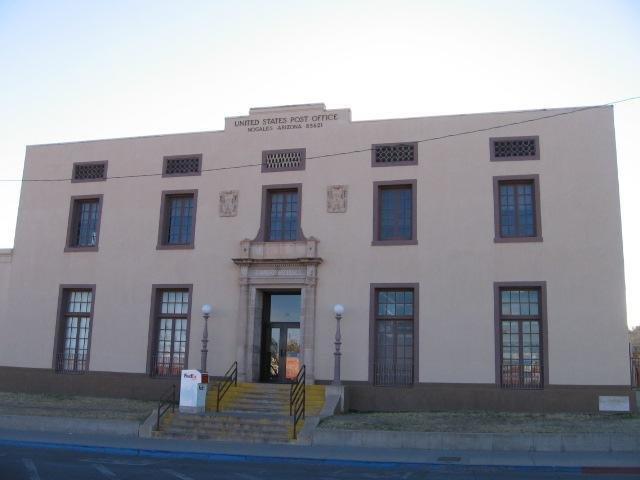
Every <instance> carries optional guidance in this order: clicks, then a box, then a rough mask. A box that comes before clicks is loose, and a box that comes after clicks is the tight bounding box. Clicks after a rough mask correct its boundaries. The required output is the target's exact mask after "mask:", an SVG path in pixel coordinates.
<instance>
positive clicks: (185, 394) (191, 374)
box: [180, 370, 209, 413]
mask: <svg viewBox="0 0 640 480" xmlns="http://www.w3.org/2000/svg"><path fill="white" fill-rule="evenodd" d="M208 386H209V375H208V374H206V373H203V372H201V371H200V370H182V373H181V375H180V412H181V413H204V410H205V405H206V403H207V390H208Z"/></svg>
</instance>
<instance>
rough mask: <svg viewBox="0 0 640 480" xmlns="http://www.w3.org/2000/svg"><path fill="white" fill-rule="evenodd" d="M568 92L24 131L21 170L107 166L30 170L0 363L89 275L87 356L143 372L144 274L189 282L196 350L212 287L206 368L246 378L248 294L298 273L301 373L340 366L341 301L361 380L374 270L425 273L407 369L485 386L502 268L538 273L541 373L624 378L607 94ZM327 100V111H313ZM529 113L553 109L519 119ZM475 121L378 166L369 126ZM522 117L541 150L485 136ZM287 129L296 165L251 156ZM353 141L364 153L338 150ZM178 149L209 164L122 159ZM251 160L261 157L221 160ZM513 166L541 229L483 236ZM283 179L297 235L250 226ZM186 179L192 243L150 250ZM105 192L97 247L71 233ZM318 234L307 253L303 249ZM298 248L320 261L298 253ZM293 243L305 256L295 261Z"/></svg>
mask: <svg viewBox="0 0 640 480" xmlns="http://www.w3.org/2000/svg"><path fill="white" fill-rule="evenodd" d="M571 110H572V109H565V110H536V111H521V112H505V113H488V114H472V115H453V116H441V117H425V118H411V119H393V120H377V121H357V122H353V121H351V119H350V112H349V110H325V109H324V107H323V106H322V105H311V106H301V107H281V108H278V109H255V110H253V111H252V113H251V115H250V116H248V117H240V118H228V119H227V121H226V126H225V130H224V131H216V132H202V133H186V134H176V135H161V136H150V137H139V138H123V139H113V140H97V141H84V142H76V143H65V144H51V145H35V146H29V147H27V153H26V160H25V168H24V178H25V179H64V178H69V177H70V175H71V172H72V166H73V164H74V162H92V161H104V160H106V161H108V177H109V178H108V179H107V180H106V181H98V182H86V183H84V182H83V183H74V182H71V181H56V182H25V183H24V184H23V187H22V192H21V198H20V207H19V215H18V224H17V230H16V239H15V248H14V250H13V253H12V254H11V255H9V254H2V255H0V299H1V300H2V309H1V310H0V314H1V315H2V317H1V318H0V331H2V332H3V335H2V336H1V337H0V365H2V366H5V367H27V368H32V369H51V368H52V355H53V353H54V330H55V326H56V316H57V310H58V305H59V292H60V286H61V285H67V284H70V285H95V305H94V317H93V320H92V321H93V324H92V330H91V351H90V370H91V371H95V372H119V373H137V374H145V373H146V371H147V368H148V362H147V356H148V349H149V342H150V340H149V324H150V320H149V318H150V311H151V309H152V306H151V305H150V302H151V293H152V286H153V285H159V284H185V285H186V284H188V285H192V289H193V290H192V292H193V298H192V313H191V323H190V332H189V358H188V364H189V365H190V366H193V367H197V366H199V359H200V341H199V340H200V338H201V335H202V325H203V324H202V319H201V317H200V315H199V313H198V312H199V310H200V306H201V305H202V304H204V303H210V304H212V305H213V315H212V318H211V320H210V324H209V335H210V342H209V356H208V369H209V371H210V372H211V374H213V375H221V374H223V373H224V372H225V371H226V370H227V368H228V367H229V365H230V364H231V363H232V362H233V361H236V360H237V361H238V362H239V366H240V373H241V376H244V377H245V378H247V379H250V380H251V379H253V380H255V372H254V374H253V378H252V373H251V368H252V367H251V364H252V361H254V363H255V360H252V358H251V351H252V349H255V348H256V345H255V342H253V343H252V334H251V328H252V327H251V322H252V321H253V320H252V319H255V316H256V315H258V316H259V313H256V308H260V307H259V299H258V300H256V295H258V296H259V295H260V292H261V291H262V290H261V289H264V288H276V289H277V288H285V287H286V286H291V285H293V286H295V287H296V288H299V289H300V290H301V292H302V296H303V311H302V312H301V316H302V322H301V323H302V331H303V345H302V348H303V352H304V355H303V358H304V361H305V364H306V365H307V367H308V368H309V376H310V378H311V379H312V380H314V381H326V380H330V379H331V378H332V375H333V350H334V343H333V342H334V335H335V319H334V317H333V313H332V308H333V305H334V304H335V303H342V304H343V305H344V306H345V314H344V318H343V321H342V341H343V346H342V352H343V355H342V379H343V380H344V381H346V382H347V383H349V382H352V383H353V384H354V385H357V384H362V385H370V384H371V378H370V322H371V320H370V285H371V284H378V283H379V284H390V283H403V284H406V283H411V284H419V318H417V319H416V320H415V321H417V322H418V325H419V328H418V329H417V337H416V338H415V341H416V342H417V352H418V355H417V362H416V365H415V367H416V372H417V378H415V379H414V381H415V382H416V384H421V385H422V384H424V385H426V387H425V388H427V387H428V386H429V385H440V384H456V385H458V384H462V385H464V384H469V385H472V384H473V385H478V384H481V385H489V386H490V385H493V386H495V384H496V381H497V379H496V349H497V348H498V347H497V346H496V335H495V325H496V320H495V305H494V300H495V299H494V284H495V283H496V282H545V284H546V311H547V318H546V321H547V326H548V327H547V329H548V330H547V331H546V332H545V335H546V341H547V347H546V348H547V352H545V353H546V355H547V358H548V360H547V361H548V364H547V365H546V367H547V368H548V378H547V379H545V383H546V386H545V388H549V389H553V388H554V386H562V387H563V388H565V387H566V388H570V387H578V386H581V387H595V386H598V387H603V388H605V387H607V386H611V387H620V388H624V387H625V386H628V385H629V360H628V351H627V345H628V338H627V327H626V313H625V293H624V292H625V288H624V271H623V252H622V237H621V223H620V207H619V194H618V176H617V167H616V150H615V137H614V123H613V109H612V108H610V107H602V108H600V107H599V108H593V109H588V110H583V111H579V112H575V113H570V112H571ZM319 115H324V116H325V117H323V119H322V120H317V121H312V117H315V116H319ZM303 116H307V117H308V119H307V121H306V122H305V121H302V122H300V121H298V122H293V121H290V122H289V124H292V123H293V124H296V125H298V124H299V125H300V128H288V129H282V130H279V129H277V126H278V124H274V125H273V129H272V130H269V131H250V130H251V128H252V125H251V123H250V122H243V121H244V120H254V121H255V120H257V121H259V124H260V125H262V124H263V120H264V119H266V118H276V117H277V118H287V119H291V118H292V117H303ZM539 117H550V118H546V119H542V120H538V121H529V120H532V119H536V118H539ZM524 121H527V122H526V123H519V122H524ZM512 123H515V125H511V126H507V127H502V128H495V129H490V130H485V131H482V130H483V129H487V128H489V127H495V126H499V125H504V124H512ZM314 124H316V125H317V126H316V127H308V125H314ZM469 131H477V132H476V133H469V134H463V135H458V136H452V137H449V138H442V139H439V140H434V141H427V142H420V143H418V147H417V148H418V163H417V165H402V166H388V167H385V168H377V167H372V159H371V152H370V150H369V149H370V148H371V146H372V145H374V144H382V143H397V142H416V141H420V140H423V139H431V138H438V137H445V136H448V135H451V134H455V133H459V132H469ZM519 136H537V137H539V149H540V159H539V160H517V161H498V162H496V161H490V153H489V148H490V141H489V139H490V138H491V137H519ZM291 148H305V149H306V157H307V159H306V165H305V168H304V169H303V170H293V171H275V172H262V170H261V167H260V165H259V164H260V163H261V155H262V152H263V151H265V150H278V149H291ZM351 151H358V152H355V153H347V154H341V155H335V154H336V153H340V152H351ZM184 154H201V155H202V169H203V172H202V174H201V175H196V176H181V177H163V176H160V175H156V176H141V177H133V178H126V177H128V176H135V175H145V174H149V173H157V174H160V173H161V170H162V165H163V158H164V157H166V156H171V155H184ZM244 165H253V166H247V167H243V168H230V169H220V170H216V169H219V168H226V167H241V166H244ZM208 170H211V171H208ZM511 175H538V176H539V177H538V178H539V190H540V198H539V200H540V212H539V214H540V218H541V227H542V232H541V233H542V241H537V242H514V243H499V242H495V241H494V193H493V177H496V176H511ZM118 177H125V178H118ZM389 180H415V182H416V186H417V187H416V191H417V209H416V217H417V222H416V240H417V243H416V244H414V245H388V246H386V245H383V246H378V245H372V235H373V233H372V232H373V224H372V222H373V201H372V198H373V193H374V182H377V181H389ZM285 184H301V186H302V187H301V228H302V232H303V233H304V236H305V237H306V238H307V241H303V242H300V243H296V242H293V243H292V244H291V245H276V246H274V245H269V242H266V243H265V244H262V246H260V245H257V244H256V243H251V242H245V243H242V242H243V241H244V240H253V239H255V238H256V235H257V234H258V231H259V230H260V223H261V208H262V189H263V186H265V185H285ZM334 185H341V186H346V187H347V192H348V197H347V204H346V211H344V212H339V213H334V212H328V208H327V188H328V187H330V186H334ZM193 189H196V190H197V191H198V194H197V215H196V225H195V241H194V248H192V249H178V250H163V249H157V248H156V246H157V242H158V228H159V216H160V204H161V196H162V192H163V191H168V190H193ZM228 191H237V211H236V212H235V215H234V216H221V214H220V208H219V207H220V194H221V192H228ZM96 194H101V195H103V203H102V215H101V222H100V234H99V248H98V251H88V252H74V251H67V252H65V241H66V238H67V228H68V219H69V209H70V199H71V197H73V196H79V195H96ZM309 239H314V240H315V241H313V242H311V243H313V245H312V247H311V248H314V249H316V250H314V251H313V254H312V255H310V254H308V252H306V251H304V249H305V247H306V246H307V244H308V243H309V242H308V240H309ZM258 243H259V242H258ZM243 248H254V249H258V250H259V251H254V252H253V253H251V254H249V253H247V251H243ZM260 248H271V249H272V250H273V251H271V252H270V253H265V252H264V251H263V250H260ZM300 248H302V250H303V251H296V249H300ZM261 256H262V257H261ZM307 257H308V258H315V259H319V261H318V262H316V263H313V262H312V264H307V263H305V264H300V263H299V262H298V260H299V259H300V258H307ZM7 258H10V259H11V261H10V262H8V261H5V260H6V259H7ZM242 258H254V259H255V258H268V259H270V260H271V261H273V262H275V265H276V267H273V266H272V267H269V268H272V270H269V269H268V268H267V269H266V273H265V269H264V268H262V267H261V265H262V264H261V263H260V262H259V261H258V262H257V263H256V264H252V266H251V267H250V266H248V264H246V262H245V263H243V262H241V261H238V259H242ZM234 259H236V262H234ZM291 259H296V262H298V263H295V262H294V263H295V264H290V265H289V266H290V268H291V270H290V271H289V272H286V271H284V270H286V268H285V267H284V266H286V265H288V263H287V261H288V260H291ZM277 265H280V266H277ZM283 265H284V266H283ZM301 265H302V266H301ZM263 266H264V265H263ZM9 268H10V278H9ZM251 268H253V269H254V270H251V272H255V271H258V270H261V268H262V270H261V271H262V273H251V272H250V269H251ZM301 268H302V270H301ZM256 269H257V270H256ZM269 272H271V273H269ZM256 275H257V276H259V277H260V278H259V279H258V280H256ZM256 302H257V303H256ZM258 347H259V345H258ZM254 367H255V365H254ZM496 388H497V387H496ZM605 389H606V388H605Z"/></svg>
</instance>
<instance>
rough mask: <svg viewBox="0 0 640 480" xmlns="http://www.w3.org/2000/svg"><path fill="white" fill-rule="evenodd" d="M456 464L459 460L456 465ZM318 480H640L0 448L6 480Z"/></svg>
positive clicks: (464, 468) (603, 475)
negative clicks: (591, 479) (587, 479)
mask: <svg viewBox="0 0 640 480" xmlns="http://www.w3.org/2000/svg"><path fill="white" fill-rule="evenodd" d="M450 460H451V461H455V459H450ZM290 478H304V479H305V480H313V479H336V480H347V479H360V478H361V479H374V480H375V479H381V480H382V479H394V478H399V479H409V480H411V479H434V480H435V479H460V480H462V479H574V478H597V479H606V478H640V476H639V475H637V474H633V473H632V472H627V474H626V475H624V476H614V475H612V474H611V473H607V472H598V473H592V474H582V475H581V474H579V473H577V472H575V473H574V472H566V471H565V472H561V471H560V472H559V471H556V472H553V471H546V472H545V471H533V470H518V471H516V470H506V469H503V468H492V467H484V468H477V467H469V466H462V465H460V466H455V465H452V466H447V465H444V466H430V465H407V466H398V465H384V464H382V465H375V464H368V465H367V464H357V463H353V462H322V461H318V462H315V461H302V460H297V461H295V460H294V461H286V460H285V461H282V460H280V461H279V460H275V459H268V458H265V459H264V460H256V459H253V460H250V461H239V460H237V459H224V458H222V459H219V460H206V459H202V460H200V459H189V458H163V457H159V456H148V457H145V456H135V455H132V456H126V455H112V454H105V453H93V452H79V451H73V450H67V449H51V448H32V447H11V446H6V447H0V479H2V480H23V479H24V480H90V479H99V480H102V479H105V480H118V479H121V480H127V479H130V480H136V479H141V480H142V479H145V480H146V479H153V480H176V479H178V480H201V479H202V480H204V479H229V480H269V479H279V480H280V479H290Z"/></svg>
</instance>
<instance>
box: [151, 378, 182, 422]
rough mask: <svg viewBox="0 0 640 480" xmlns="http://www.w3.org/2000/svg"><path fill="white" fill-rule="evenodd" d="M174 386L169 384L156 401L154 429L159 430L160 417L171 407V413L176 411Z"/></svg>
mask: <svg viewBox="0 0 640 480" xmlns="http://www.w3.org/2000/svg"><path fill="white" fill-rule="evenodd" d="M176 403H177V402H176V386H175V385H171V388H169V389H168V390H167V391H166V393H165V394H164V395H163V396H162V397H161V398H160V402H159V403H158V416H157V418H156V430H160V419H161V418H162V416H163V415H164V414H165V413H167V411H168V410H169V408H171V413H173V412H175V411H176Z"/></svg>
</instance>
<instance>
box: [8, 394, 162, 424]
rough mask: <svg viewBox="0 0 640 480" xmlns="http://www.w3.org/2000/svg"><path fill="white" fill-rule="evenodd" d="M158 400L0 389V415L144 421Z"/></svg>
mask: <svg viewBox="0 0 640 480" xmlns="http://www.w3.org/2000/svg"><path fill="white" fill-rule="evenodd" d="M155 406H157V402H148V401H141V400H127V399H123V398H100V397H73V396H64V395H39V394H26V393H9V392H0V415H40V416H49V417H76V418H96V419H109V420H135V421H143V420H144V419H145V418H147V416H148V415H149V413H151V410H152V409H153V408H154V407H155Z"/></svg>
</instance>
